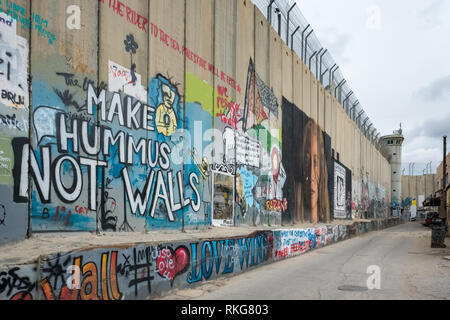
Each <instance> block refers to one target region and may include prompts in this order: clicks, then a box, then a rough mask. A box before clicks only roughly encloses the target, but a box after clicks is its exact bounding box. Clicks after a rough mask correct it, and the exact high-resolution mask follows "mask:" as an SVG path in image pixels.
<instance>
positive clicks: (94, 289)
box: [0, 218, 400, 300]
mask: <svg viewBox="0 0 450 320" xmlns="http://www.w3.org/2000/svg"><path fill="white" fill-rule="evenodd" d="M399 223H400V219H394V218H392V219H386V220H378V221H372V222H355V223H353V224H352V225H335V226H329V225H328V226H326V225H324V226H321V227H316V228H305V229H276V230H273V231H257V232H254V233H252V234H250V235H248V236H246V237H233V238H224V239H209V240H203V241H198V242H181V243H167V244H160V245H145V244H139V245H133V246H129V247H120V248H98V249H88V250H83V251H80V252H71V253H57V254H53V255H50V256H47V257H43V259H42V261H41V263H40V264H39V265H38V264H30V265H25V266H18V267H11V268H9V269H6V270H0V300H32V299H43V300H136V299H139V300H141V299H146V298H148V297H151V296H154V295H156V294H161V293H164V292H166V291H168V290H171V289H174V288H192V287H194V286H195V285H198V284H201V283H204V282H205V281H210V280H213V279H218V278H222V277H224V276H230V275H236V274H240V273H243V272H246V271H249V270H252V269H254V268H257V267H260V266H263V265H267V264H270V263H273V262H276V261H280V260H283V259H286V258H290V257H295V256H298V255H301V254H304V253H306V252H309V251H311V250H315V249H319V248H322V247H325V246H328V245H331V244H333V243H337V242H340V241H344V240H346V239H348V238H350V237H353V236H356V235H359V234H362V233H366V232H370V231H374V230H381V229H384V228H387V227H392V226H394V225H397V224H399ZM38 266H39V267H38ZM38 279H39V280H38Z"/></svg>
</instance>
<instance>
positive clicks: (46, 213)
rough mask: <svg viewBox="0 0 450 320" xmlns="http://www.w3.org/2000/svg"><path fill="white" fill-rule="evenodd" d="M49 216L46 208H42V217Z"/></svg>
mask: <svg viewBox="0 0 450 320" xmlns="http://www.w3.org/2000/svg"><path fill="white" fill-rule="evenodd" d="M49 218H50V213H49V212H48V208H44V210H43V211H42V219H49Z"/></svg>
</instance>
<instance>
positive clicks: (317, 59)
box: [316, 48, 323, 78]
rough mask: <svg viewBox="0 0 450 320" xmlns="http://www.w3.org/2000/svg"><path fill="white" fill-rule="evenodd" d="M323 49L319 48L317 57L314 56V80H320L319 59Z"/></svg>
mask: <svg viewBox="0 0 450 320" xmlns="http://www.w3.org/2000/svg"><path fill="white" fill-rule="evenodd" d="M322 51H323V48H321V49H320V50H319V52H317V56H316V78H320V73H319V57H320V54H321V53H322Z"/></svg>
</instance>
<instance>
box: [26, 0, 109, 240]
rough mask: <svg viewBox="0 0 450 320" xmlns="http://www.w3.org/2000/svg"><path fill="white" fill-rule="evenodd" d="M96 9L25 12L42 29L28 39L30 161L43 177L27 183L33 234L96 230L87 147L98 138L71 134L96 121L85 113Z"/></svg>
mask: <svg viewBox="0 0 450 320" xmlns="http://www.w3.org/2000/svg"><path fill="white" fill-rule="evenodd" d="M98 8H99V3H98V2H86V1H81V0H80V1H65V0H63V1H33V2H32V5H31V8H30V9H31V11H32V13H33V14H34V21H35V22H36V20H40V23H41V28H42V32H39V31H40V30H39V29H38V30H32V32H31V48H32V50H31V64H32V92H33V98H32V107H31V120H32V126H33V127H32V140H31V145H32V149H33V150H32V151H33V153H30V160H31V161H32V162H34V161H35V159H40V160H41V161H42V163H41V164H40V165H41V166H42V170H43V172H42V175H43V177H44V179H43V180H40V179H37V178H34V179H32V180H33V184H32V191H31V196H32V202H31V221H32V230H33V232H49V231H96V230H97V206H98V202H97V184H96V183H97V179H96V176H95V175H96V169H94V168H95V167H96V165H97V164H98V163H97V160H98V153H97V150H92V149H93V148H92V149H91V148H90V147H89V146H88V145H90V143H92V144H93V145H95V144H96V142H98V141H99V140H100V136H99V135H97V134H96V135H91V136H90V138H89V139H82V132H78V131H83V130H82V127H84V128H85V130H84V131H85V133H87V131H89V130H90V129H92V126H93V125H94V124H95V123H96V122H97V120H98V118H97V112H96V110H94V109H91V110H89V108H87V107H86V106H87V104H86V100H87V99H86V93H87V91H88V88H89V85H92V86H94V87H96V86H97V80H98V67H97V65H98V44H97V41H98V38H97V34H98V19H97V16H98ZM68 12H70V13H68ZM50 13H51V14H50ZM39 16H40V19H39ZM77 20H78V21H77ZM44 34H45V37H44V36H43V35H44ZM77 128H78V129H79V130H76V129H77ZM86 135H87V134H86ZM66 138H67V139H66ZM87 140H90V141H89V142H88V141H87ZM83 141H84V142H85V143H83ZM97 145H98V144H97ZM87 149H89V150H87ZM37 161H39V160H37ZM83 163H84V164H83ZM86 164H88V165H86ZM50 168H51V169H50ZM50 171H51V172H50ZM40 175H41V173H40V172H37V171H33V176H34V177H38V176H40ZM50 184H52V185H50Z"/></svg>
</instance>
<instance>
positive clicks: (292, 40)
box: [291, 26, 300, 51]
mask: <svg viewBox="0 0 450 320" xmlns="http://www.w3.org/2000/svg"><path fill="white" fill-rule="evenodd" d="M298 30H300V26H298V27H297V28H296V29H295V30H294V32H292V34H291V50H292V51H294V35H295V34H296V33H297V31H298Z"/></svg>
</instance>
